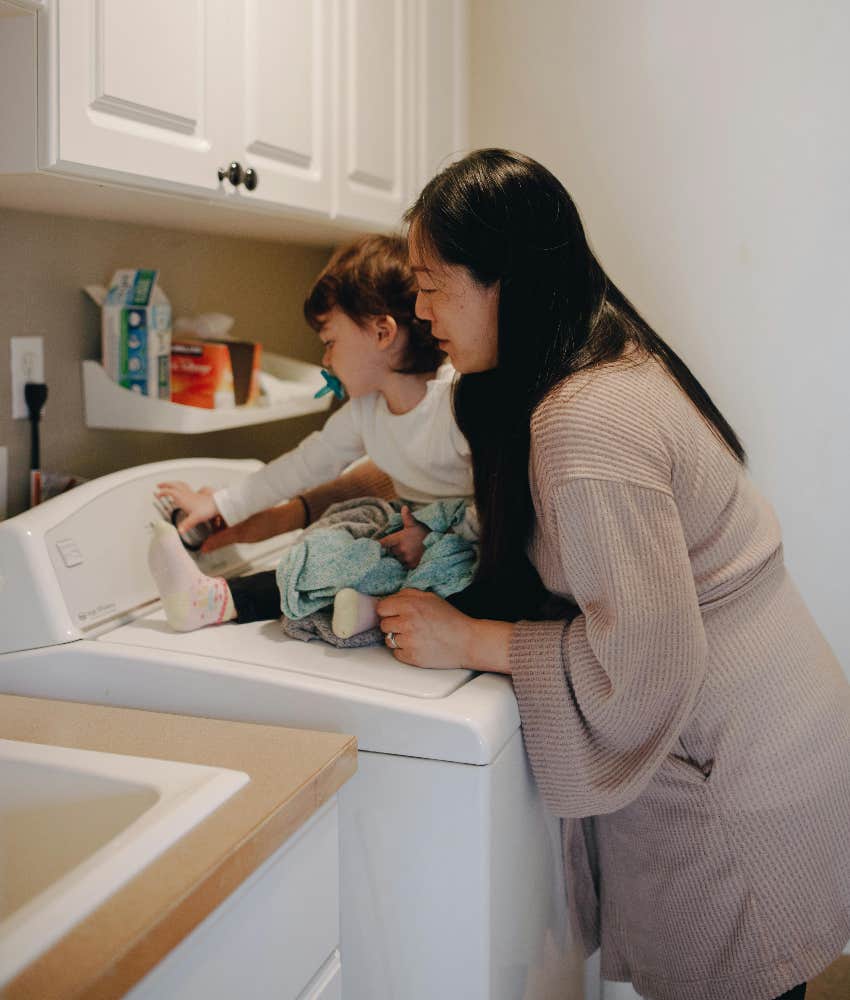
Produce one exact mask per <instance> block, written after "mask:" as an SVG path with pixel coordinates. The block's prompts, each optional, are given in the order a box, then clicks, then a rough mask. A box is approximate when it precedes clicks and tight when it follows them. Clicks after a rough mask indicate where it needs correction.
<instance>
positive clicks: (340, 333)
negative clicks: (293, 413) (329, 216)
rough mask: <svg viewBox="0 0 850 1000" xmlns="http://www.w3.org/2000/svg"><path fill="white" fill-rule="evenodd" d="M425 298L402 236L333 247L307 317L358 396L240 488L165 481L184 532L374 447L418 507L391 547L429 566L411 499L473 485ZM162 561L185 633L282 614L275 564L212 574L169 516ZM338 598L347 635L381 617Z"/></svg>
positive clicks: (377, 459) (318, 478) (285, 492)
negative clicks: (423, 307)
mask: <svg viewBox="0 0 850 1000" xmlns="http://www.w3.org/2000/svg"><path fill="white" fill-rule="evenodd" d="M416 295H417V288H416V281H415V279H414V275H413V272H412V270H411V268H410V264H409V262H408V257H407V245H406V243H405V241H404V240H403V239H402V238H401V237H398V236H367V237H363V238H361V239H359V240H357V241H355V242H354V243H352V244H350V245H348V246H346V247H344V248H342V249H340V250H338V251H337V252H336V253H335V254H334V255H333V257H332V258H331V260H330V261H329V263H328V265H327V267H326V268H325V269H324V270H323V271H322V273H321V274H320V275H319V277H318V278H317V280H316V282H315V284H314V286H313V288H312V290H311V291H310V294H309V295H308V297H307V300H306V302H305V304H304V315H305V317H306V319H307V321H308V323H309V324H310V325H311V326H312V327H313V329H315V330H316V331H317V333H318V334H319V337H320V338H321V341H322V344H323V345H324V348H325V352H324V355H323V358H322V364H323V365H324V367H325V368H326V369H328V371H330V372H332V373H333V374H334V375H335V376H336V377H337V378H338V379H339V380H340V382H342V384H343V385H344V387H345V389H346V391H347V393H348V396H349V397H350V399H349V401H348V402H347V403H345V405H343V406H342V407H341V408H340V409H339V410H337V412H336V413H334V414H332V415H331V416H330V417H329V418H328V420H327V422H326V423H325V425H324V427H323V428H322V430H320V431H315V432H314V433H312V434H310V435H309V436H308V437H306V438H305V439H304V441H302V442H301V444H299V445H298V447H297V448H295V449H293V450H292V451H290V452H287V453H286V454H285V455H281V456H280V457H279V458H276V459H275V460H274V461H272V462H269V464H268V465H266V466H264V467H263V468H262V469H260V470H258V471H257V472H255V473H253V474H252V475H250V476H248V477H246V478H245V479H244V480H243V481H242V482H240V483H238V484H237V485H235V486H233V487H228V488H227V489H223V490H218V491H215V492H213V491H211V490H208V489H202V490H198V491H196V490H193V489H192V488H191V487H190V486H188V485H187V484H186V483H184V482H164V483H159V484H158V490H157V493H156V496H157V497H158V498H163V499H167V500H169V501H170V502H171V503H172V504H173V505H174V506H175V507H179V508H181V509H182V510H183V511H184V513H185V517H184V518H183V520H182V521H181V523H180V531H181V532H188V531H190V530H191V529H192V528H193V527H195V526H196V525H197V524H199V523H201V522H204V521H209V520H211V519H213V518H217V517H220V518H221V519H223V520H224V522H225V523H226V524H228V525H233V524H235V523H237V522H239V521H243V520H244V519H245V518H247V517H249V516H251V515H252V514H255V513H256V512H258V511H261V510H265V509H266V508H269V507H271V506H273V505H275V504H277V503H279V502H280V501H282V500H284V499H288V498H292V497H298V496H300V494H301V493H302V492H303V491H305V490H307V489H310V488H311V487H314V486H317V485H319V484H321V483H324V482H326V481H328V480H330V479H333V478H334V477H335V476H337V475H338V474H339V473H340V472H341V471H342V470H343V469H344V468H345V467H346V466H348V465H349V464H350V463H352V462H354V461H355V460H356V459H358V458H360V457H362V456H364V455H368V456H369V457H370V458H371V459H372V460H373V461H374V463H375V464H376V465H377V466H378V467H379V468H380V469H382V470H383V471H384V472H386V474H387V475H388V476H389V477H390V478H391V479H392V481H393V484H394V486H395V490H396V495H397V496H399V497H402V498H404V500H405V501H406V502H407V504H408V505H407V506H405V507H404V508H403V509H402V522H403V526H404V527H403V529H402V530H401V531H399V532H397V533H395V534H393V535H391V536H389V537H388V538H385V539H383V540H382V544H384V545H385V547H387V548H389V549H390V551H391V552H392V553H393V554H394V555H395V556H396V557H397V558H398V559H399V561H401V562H402V563H403V564H404V565H405V566H407V567H409V568H412V567H414V566H416V565H417V563H418V562H419V559H420V558H421V555H422V552H423V547H424V546H423V543H424V538H425V536H426V535H427V533H428V529H427V528H426V527H425V526H424V525H422V524H419V523H418V522H417V521H416V520H415V519H414V517H413V516H412V514H411V510H410V506H412V505H419V504H425V503H431V502H433V501H436V500H440V499H447V498H470V497H471V495H472V492H473V485H472V471H471V465H470V461H469V447H468V444H467V442H466V439H465V438H464V436H463V435H462V434H461V432H460V430H459V428H458V426H457V424H456V423H455V420H454V415H453V412H452V398H451V397H452V376H453V370H452V369H451V367H450V366H449V365H447V364H443V362H444V358H445V355H444V354H443V353H442V352H441V351H440V349H439V347H438V345H437V343H436V341H434V339H433V338H432V336H431V331H430V324H428V323H427V322H424V321H422V320H420V319H418V318H417V317H416V315H415V305H416ZM473 517H474V515H473ZM473 526H474V521H473ZM150 566H151V571H152V573H153V576H154V580H155V582H156V584H157V587H158V589H159V592H160V596H161V598H162V603H163V607H164V610H165V614H166V617H167V619H168V622H169V624H170V625H171V626H172V627H173V628H174V629H177V630H178V631H191V630H193V629H196V628H200V627H202V626H204V625H212V624H218V623H220V622H224V621H231V620H236V621H240V622H243V621H256V620H261V619H270V618H277V617H278V616H279V615H280V598H279V594H278V591H277V586H276V584H275V576H274V573H266V574H255V575H254V576H253V577H245V578H241V579H234V580H231V581H230V582H227V581H225V580H224V579H222V578H217V577H208V576H206V575H204V574H203V573H201V571H200V570H199V569H198V568H197V566H196V565H195V563H194V561H193V560H192V559H191V557H190V556H189V554H188V553H187V552H186V551H185V550H184V549H183V546H182V544H181V542H180V539H179V537H178V534H177V531H176V530H175V529H174V528H173V527H172V526H171V525H169V524H167V523H165V522H162V524H158V525H156V527H155V534H154V539H153V542H152V544H151V552H150ZM337 598H338V599H337V602H336V604H335V608H334V631H335V632H336V633H337V634H338V635H346V634H347V635H353V634H354V633H355V632H359V631H362V630H364V629H366V628H368V627H370V626H371V625H373V624H374V622H375V621H376V616H375V615H374V610H373V606H374V601H372V599H370V598H367V597H366V596H365V595H359V594H357V593H356V592H355V591H352V590H346V591H345V592H344V593H341V594H340V595H337Z"/></svg>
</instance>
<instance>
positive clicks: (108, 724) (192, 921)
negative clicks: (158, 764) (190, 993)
mask: <svg viewBox="0 0 850 1000" xmlns="http://www.w3.org/2000/svg"><path fill="white" fill-rule="evenodd" d="M0 737H3V738H4V739H11V740H24V741H27V742H30V743H50V744H54V745H56V746H65V747H73V748H78V749H82V750H103V751H107V752H109V753H123V754H131V755H133V756H137V757H158V758H161V759H164V760H173V761H183V762H186V763H191V764H209V765H214V766H219V767H229V768H234V769H236V770H239V771H245V772H246V773H247V774H248V775H250V778H251V781H250V783H249V784H247V785H245V787H244V788H242V789H240V790H239V791H238V792H237V793H236V794H235V795H234V796H233V797H232V798H230V799H228V800H227V801H226V802H225V803H224V804H223V805H221V806H220V807H219V808H218V809H217V810H216V811H215V812H214V813H212V814H211V815H210V816H208V817H207V818H206V819H205V820H204V821H203V822H201V823H199V824H198V826H196V827H195V828H194V829H193V830H191V831H190V832H189V833H187V834H186V835H185V836H184V837H183V838H182V839H181V840H179V841H178V842H177V843H176V844H175V845H174V846H173V847H171V848H170V849H169V850H167V851H166V852H165V853H164V854H162V855H160V857H159V858H157V859H156V861H154V862H152V863H151V864H150V865H148V866H147V867H146V868H145V869H144V870H143V871H142V872H140V873H139V874H138V875H137V876H136V877H135V878H134V879H132V880H131V881H130V882H128V883H127V884H126V885H125V886H123V887H122V888H121V889H119V890H118V891H117V892H116V893H115V894H114V895H113V896H111V897H110V898H109V899H108V900H107V901H106V902H105V903H103V905H101V906H100V907H98V909H96V910H95V911H94V912H93V913H91V914H90V915H89V916H88V917H86V918H85V919H84V920H82V921H81V922H80V923H79V924H77V925H76V927H75V928H74V929H73V930H72V931H70V932H69V933H68V934H66V935H65V936H64V937H63V938H61V939H60V940H59V941H58V942H56V944H55V945H53V946H52V947H51V948H50V949H49V950H48V951H46V952H45V953H44V954H42V955H41V956H39V958H37V959H36V960H35V961H33V962H32V964H31V965H29V966H27V968H25V969H24V970H23V971H22V972H21V973H20V974H19V975H18V976H17V977H16V978H15V979H14V980H13V981H12V982H11V983H10V984H9V985H8V986H7V987H6V988H5V990H2V996H3V998H4V1000H24V998H26V1000H36V998H37V1000H51V998H57V1000H58V998H62V1000H67V998H71V997H74V998H83V997H85V998H89V1000H94V998H97V1000H108V998H111V997H120V996H122V995H123V994H124V993H126V991H127V990H129V989H130V987H131V986H133V985H134V984H135V983H136V982H138V980H140V979H141V978H142V977H143V976H144V975H145V974H146V973H147V972H149V971H150V970H151V969H152V968H153V967H154V966H155V965H156V964H157V963H158V962H159V961H160V960H161V959H163V958H164V957H165V956H166V955H167V954H168V952H169V951H171V949H172V948H174V947H175V946H176V945H177V944H179V943H180V941H182V940H183V938H185V937H186V936H187V935H188V934H189V933H190V932H191V931H192V930H193V929H194V928H195V927H196V926H197V925H198V924H199V923H200V922H201V921H202V920H203V919H204V918H205V917H206V916H207V915H208V914H210V913H211V912H212V911H213V910H214V909H215V908H216V907H217V906H218V905H219V904H220V903H221V902H223V900H224V899H226V897H227V896H229V895H230V893H232V892H233V891H234V890H235V889H236V888H238V887H239V885H240V884H241V883H242V882H243V881H244V879H246V878H247V877H248V876H249V875H250V874H251V873H252V872H253V871H255V869H257V868H258V867H259V866H260V865H261V864H262V863H263V862H264V861H265V860H266V858H268V857H270V856H271V855H272V854H273V853H274V852H275V851H276V850H277V848H278V847H280V846H281V845H282V844H283V842H284V841H285V840H286V839H287V838H288V837H289V836H290V835H291V834H293V833H294V832H295V831H296V830H297V829H298V828H299V827H300V826H301V825H302V824H303V823H304V822H305V821H306V820H307V819H309V818H310V816H311V815H312V814H313V813H314V812H315V811H316V810H317V809H318V808H319V807H320V806H321V805H322V804H323V803H324V802H326V801H327V800H328V799H329V798H330V797H331V796H332V795H333V794H334V793H335V792H336V791H337V790H338V789H339V788H340V787H341V786H342V785H343V784H344V783H345V782H346V781H347V780H348V779H349V778H350V777H351V776H352V775H353V774H354V772H355V770H356V769H357V744H356V741H355V739H354V737H353V736H341V735H338V734H333V733H317V732H311V731H309V730H300V729H284V728H282V727H280V726H258V725H250V724H248V723H241V722H224V721H221V720H216V719H196V718H191V717H188V716H182V715H167V714H164V713H160V712H142V711H136V710H134V709H127V708H109V707H106V706H101V705H82V704H77V703H74V702H65V701H51V700H48V699H42V698H20V697H17V696H14V695H0Z"/></svg>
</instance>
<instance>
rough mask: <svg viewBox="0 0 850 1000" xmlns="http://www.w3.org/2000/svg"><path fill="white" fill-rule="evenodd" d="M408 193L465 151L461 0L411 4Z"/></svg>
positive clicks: (465, 32)
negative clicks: (410, 181)
mask: <svg viewBox="0 0 850 1000" xmlns="http://www.w3.org/2000/svg"><path fill="white" fill-rule="evenodd" d="M413 13H414V17H413V43H412V53H413V67H414V73H415V85H414V88H413V93H414V102H413V113H412V124H413V132H414V134H413V155H414V167H413V192H412V197H413V198H415V197H416V195H417V194H418V193H419V191H420V190H421V189H422V188H423V187H424V185H425V184H426V183H427V182H428V181H429V180H430V179H431V178H432V177H433V176H434V174H436V173H437V172H438V171H439V170H441V169H442V168H443V167H445V166H447V165H448V164H449V163H451V162H452V160H455V159H457V158H458V157H460V156H463V154H464V153H466V152H467V149H466V144H467V141H468V140H467V134H468V103H469V102H468V93H469V76H468V69H467V67H468V62H469V23H468V22H469V8H468V5H467V3H466V2H465V0H426V2H424V3H414V5H413Z"/></svg>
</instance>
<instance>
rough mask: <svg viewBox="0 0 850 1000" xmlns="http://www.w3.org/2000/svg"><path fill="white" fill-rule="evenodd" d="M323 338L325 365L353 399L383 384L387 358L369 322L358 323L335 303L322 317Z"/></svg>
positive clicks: (321, 331) (320, 336) (320, 334)
mask: <svg viewBox="0 0 850 1000" xmlns="http://www.w3.org/2000/svg"><path fill="white" fill-rule="evenodd" d="M319 339H320V340H321V341H322V344H323V345H324V348H325V353H324V354H323V355H322V367H323V368H327V370H328V371H329V372H332V373H333V374H334V375H336V377H337V378H338V379H339V380H340V382H342V384H343V385H344V386H345V391H346V392H347V393H348V395H349V397H350V398H351V399H356V398H357V397H358V396H365V395H366V394H367V393H370V392H374V391H375V390H376V389H377V388H378V387H379V384H380V377H381V375H382V374H383V373H384V372H385V369H386V362H385V359H384V356H383V352H381V351H380V350H379V349H378V347H377V340H376V338H375V336H374V335H373V332H372V331H371V330H370V328H369V326H368V324H367V325H366V326H364V327H360V326H358V325H357V324H356V323H355V322H354V320H353V319H351V317H350V316H348V315H346V313H344V312H343V311H342V310H341V309H339V308H338V307H336V306H335V307H334V308H333V309H331V311H330V312H329V313H328V314H327V315H326V316H324V317H323V319H322V328H321V329H320V330H319Z"/></svg>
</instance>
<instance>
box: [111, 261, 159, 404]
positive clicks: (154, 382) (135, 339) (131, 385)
mask: <svg viewBox="0 0 850 1000" xmlns="http://www.w3.org/2000/svg"><path fill="white" fill-rule="evenodd" d="M158 273H159V272H158V271H152V270H146V269H138V270H122V271H116V272H115V274H113V276H112V281H111V282H110V286H109V289H108V291H107V292H106V295H105V297H104V298H103V304H102V311H101V341H102V356H103V368H104V370H105V371H106V373H107V375H109V377H110V378H111V379H114V380H115V381H116V382H118V383H119V384H120V385H123V386H125V387H126V388H127V389H132V390H133V391H134V392H139V393H141V394H142V395H144V396H157V397H159V398H160V399H168V398H169V396H170V395H171V368H170V356H171V305H170V303H169V301H168V298H167V296H166V295H165V293H164V292H163V290H162V289H161V288H160V287H159V285H157V276H158Z"/></svg>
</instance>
